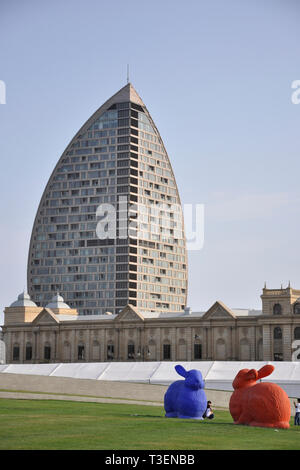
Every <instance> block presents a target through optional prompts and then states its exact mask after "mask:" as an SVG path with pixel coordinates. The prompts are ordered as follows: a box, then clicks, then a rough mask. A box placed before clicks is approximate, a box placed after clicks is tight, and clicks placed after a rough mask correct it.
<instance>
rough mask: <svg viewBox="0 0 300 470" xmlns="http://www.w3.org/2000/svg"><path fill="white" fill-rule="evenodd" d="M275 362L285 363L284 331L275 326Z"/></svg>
mask: <svg viewBox="0 0 300 470" xmlns="http://www.w3.org/2000/svg"><path fill="white" fill-rule="evenodd" d="M273 339H274V343H273V360H274V361H283V345H282V329H281V328H280V326H275V328H274V330H273Z"/></svg>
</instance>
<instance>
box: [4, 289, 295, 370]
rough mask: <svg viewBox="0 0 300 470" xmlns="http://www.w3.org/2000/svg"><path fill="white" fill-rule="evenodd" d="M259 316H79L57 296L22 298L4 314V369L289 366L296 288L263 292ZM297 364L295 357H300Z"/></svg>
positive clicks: (224, 310)
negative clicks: (141, 364) (41, 302)
mask: <svg viewBox="0 0 300 470" xmlns="http://www.w3.org/2000/svg"><path fill="white" fill-rule="evenodd" d="M261 299H262V310H247V309H230V308H228V307H227V306H226V305H224V303H222V302H221V301H216V302H215V303H214V304H213V305H212V306H211V307H210V309H209V310H208V311H206V312H192V311H191V310H190V309H189V308H186V309H185V310H183V311H181V312H174V313H172V312H168V313H167V312H151V311H142V310H138V309H137V307H135V306H133V305H130V304H129V305H127V306H125V307H124V308H123V309H122V310H121V311H120V312H119V313H118V314H112V313H109V312H107V313H106V314H103V315H86V316H82V315H78V311H77V310H75V309H72V308H70V307H69V305H67V304H66V303H65V302H64V300H63V298H62V297H61V296H60V295H59V294H56V295H55V296H54V297H53V299H52V300H51V302H49V303H48V304H47V305H46V306H45V307H39V306H37V305H36V304H35V303H34V302H33V301H32V300H31V299H30V297H29V295H28V294H25V293H23V294H20V295H19V297H18V300H17V301H16V302H13V303H12V304H11V306H10V307H7V308H5V311H4V325H3V335H4V341H5V345H6V363H43V362H103V361H168V360H170V361H194V360H197V361H199V360H207V361H209V360H222V361H235V360H236V361H243V360H244V361H249V360H250V361H260V360H262V361H267V360H271V361H274V360H275V361H290V360H291V357H292V352H293V341H295V340H297V339H298V340H299V339H300V290H295V289H292V288H291V287H290V286H289V287H287V288H285V289H284V288H281V289H267V288H266V287H265V288H264V289H263V292H262V295H261ZM299 359H300V357H299Z"/></svg>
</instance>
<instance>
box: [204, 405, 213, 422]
mask: <svg viewBox="0 0 300 470" xmlns="http://www.w3.org/2000/svg"><path fill="white" fill-rule="evenodd" d="M214 417H215V415H214V413H213V410H212V407H211V401H208V402H207V406H206V410H205V412H204V415H203V418H208V419H213V418H214Z"/></svg>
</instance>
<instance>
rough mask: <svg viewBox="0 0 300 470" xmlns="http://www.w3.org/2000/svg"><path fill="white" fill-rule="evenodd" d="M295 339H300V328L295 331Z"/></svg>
mask: <svg viewBox="0 0 300 470" xmlns="http://www.w3.org/2000/svg"><path fill="white" fill-rule="evenodd" d="M294 339H300V326H297V327H296V328H295V329H294Z"/></svg>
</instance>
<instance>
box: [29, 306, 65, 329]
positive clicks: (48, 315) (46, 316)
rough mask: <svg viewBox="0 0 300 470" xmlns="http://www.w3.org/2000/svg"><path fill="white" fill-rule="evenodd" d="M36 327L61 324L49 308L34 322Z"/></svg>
mask: <svg viewBox="0 0 300 470" xmlns="http://www.w3.org/2000/svg"><path fill="white" fill-rule="evenodd" d="M32 323H33V324H34V325H49V323H50V324H55V323H59V320H58V319H57V318H56V316H55V314H54V313H53V312H51V310H50V309H49V308H44V309H43V310H42V311H41V312H40V313H39V314H38V315H37V317H35V319H34V320H33V322H32Z"/></svg>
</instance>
